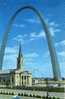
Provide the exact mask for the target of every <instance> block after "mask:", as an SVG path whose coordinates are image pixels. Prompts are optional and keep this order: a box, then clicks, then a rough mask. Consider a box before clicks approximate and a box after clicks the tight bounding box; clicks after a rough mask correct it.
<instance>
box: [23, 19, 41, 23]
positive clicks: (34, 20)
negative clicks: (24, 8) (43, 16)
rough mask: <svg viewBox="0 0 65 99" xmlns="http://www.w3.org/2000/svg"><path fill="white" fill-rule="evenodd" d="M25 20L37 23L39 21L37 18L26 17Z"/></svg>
mask: <svg viewBox="0 0 65 99" xmlns="http://www.w3.org/2000/svg"><path fill="white" fill-rule="evenodd" d="M25 21H27V22H30V23H39V22H40V21H39V20H37V19H33V18H29V19H26V20H25Z"/></svg>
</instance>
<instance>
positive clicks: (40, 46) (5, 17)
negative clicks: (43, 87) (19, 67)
mask: <svg viewBox="0 0 65 99" xmlns="http://www.w3.org/2000/svg"><path fill="white" fill-rule="evenodd" d="M24 5H33V6H35V7H36V8H37V9H38V10H39V11H41V13H42V16H43V17H44V18H45V19H46V21H47V23H48V27H49V29H50V31H51V35H52V39H53V41H54V45H55V48H56V53H57V57H58V61H59V65H60V69H61V75H62V76H63V77H65V15H64V13H65V1H64V0H0V45H1V41H2V37H3V33H4V31H5V30H6V26H7V24H8V21H9V19H10V17H11V16H12V15H13V14H14V12H15V11H16V10H17V9H18V8H20V7H21V6H24ZM19 41H20V42H21V45H22V53H23V56H24V69H25V70H29V71H31V72H32V73H33V76H36V77H38V76H39V77H41V76H43V77H52V76H53V73H52V65H51V60H50V55H49V50H48V45H47V40H46V36H45V33H44V30H43V29H42V25H41V23H40V21H39V19H38V17H37V16H36V14H35V13H33V12H32V11H30V10H26V11H23V12H21V13H20V14H19V15H18V16H17V17H16V19H15V21H14V22H13V25H12V29H11V31H10V33H9V37H8V43H7V47H6V51H5V56H4V62H3V69H11V68H16V58H17V55H18V47H19Z"/></svg>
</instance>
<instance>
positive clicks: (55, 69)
mask: <svg viewBox="0 0 65 99" xmlns="http://www.w3.org/2000/svg"><path fill="white" fill-rule="evenodd" d="M26 9H30V10H32V11H33V12H35V13H36V15H37V16H38V17H39V19H40V22H41V23H42V27H43V29H44V31H45V34H46V38H47V42H48V47H49V52H50V57H51V63H52V68H53V76H54V78H55V79H56V80H59V79H61V75H60V68H59V64H58V60H57V55H56V51H55V47H54V45H53V40H52V37H51V33H50V31H49V28H48V26H47V24H46V22H45V19H44V18H43V17H42V14H41V13H40V11H38V10H37V9H36V8H35V7H34V6H31V5H26V6H23V7H20V8H19V9H18V10H17V11H16V12H15V13H14V14H13V16H12V17H11V18H10V20H9V22H8V26H7V28H6V31H5V33H4V36H3V40H2V44H1V49H0V69H2V64H3V58H4V53H5V48H6V44H7V40H8V34H9V32H10V30H11V28H12V24H13V21H14V20H15V18H16V16H17V15H18V14H19V13H20V12H22V11H23V10H26Z"/></svg>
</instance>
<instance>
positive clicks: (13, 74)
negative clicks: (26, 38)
mask: <svg viewBox="0 0 65 99" xmlns="http://www.w3.org/2000/svg"><path fill="white" fill-rule="evenodd" d="M7 86H9V87H15V86H32V73H30V72H29V71H24V70H23V54H22V52H21V44H20V46H19V53H18V57H17V67H16V69H11V70H6V71H5V70H0V87H7Z"/></svg>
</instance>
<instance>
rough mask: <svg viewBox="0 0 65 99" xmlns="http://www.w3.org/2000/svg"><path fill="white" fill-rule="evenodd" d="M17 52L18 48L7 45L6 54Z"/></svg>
mask: <svg viewBox="0 0 65 99" xmlns="http://www.w3.org/2000/svg"><path fill="white" fill-rule="evenodd" d="M16 53H17V49H16V48H12V47H6V49H5V54H8V55H9V54H16Z"/></svg>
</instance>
